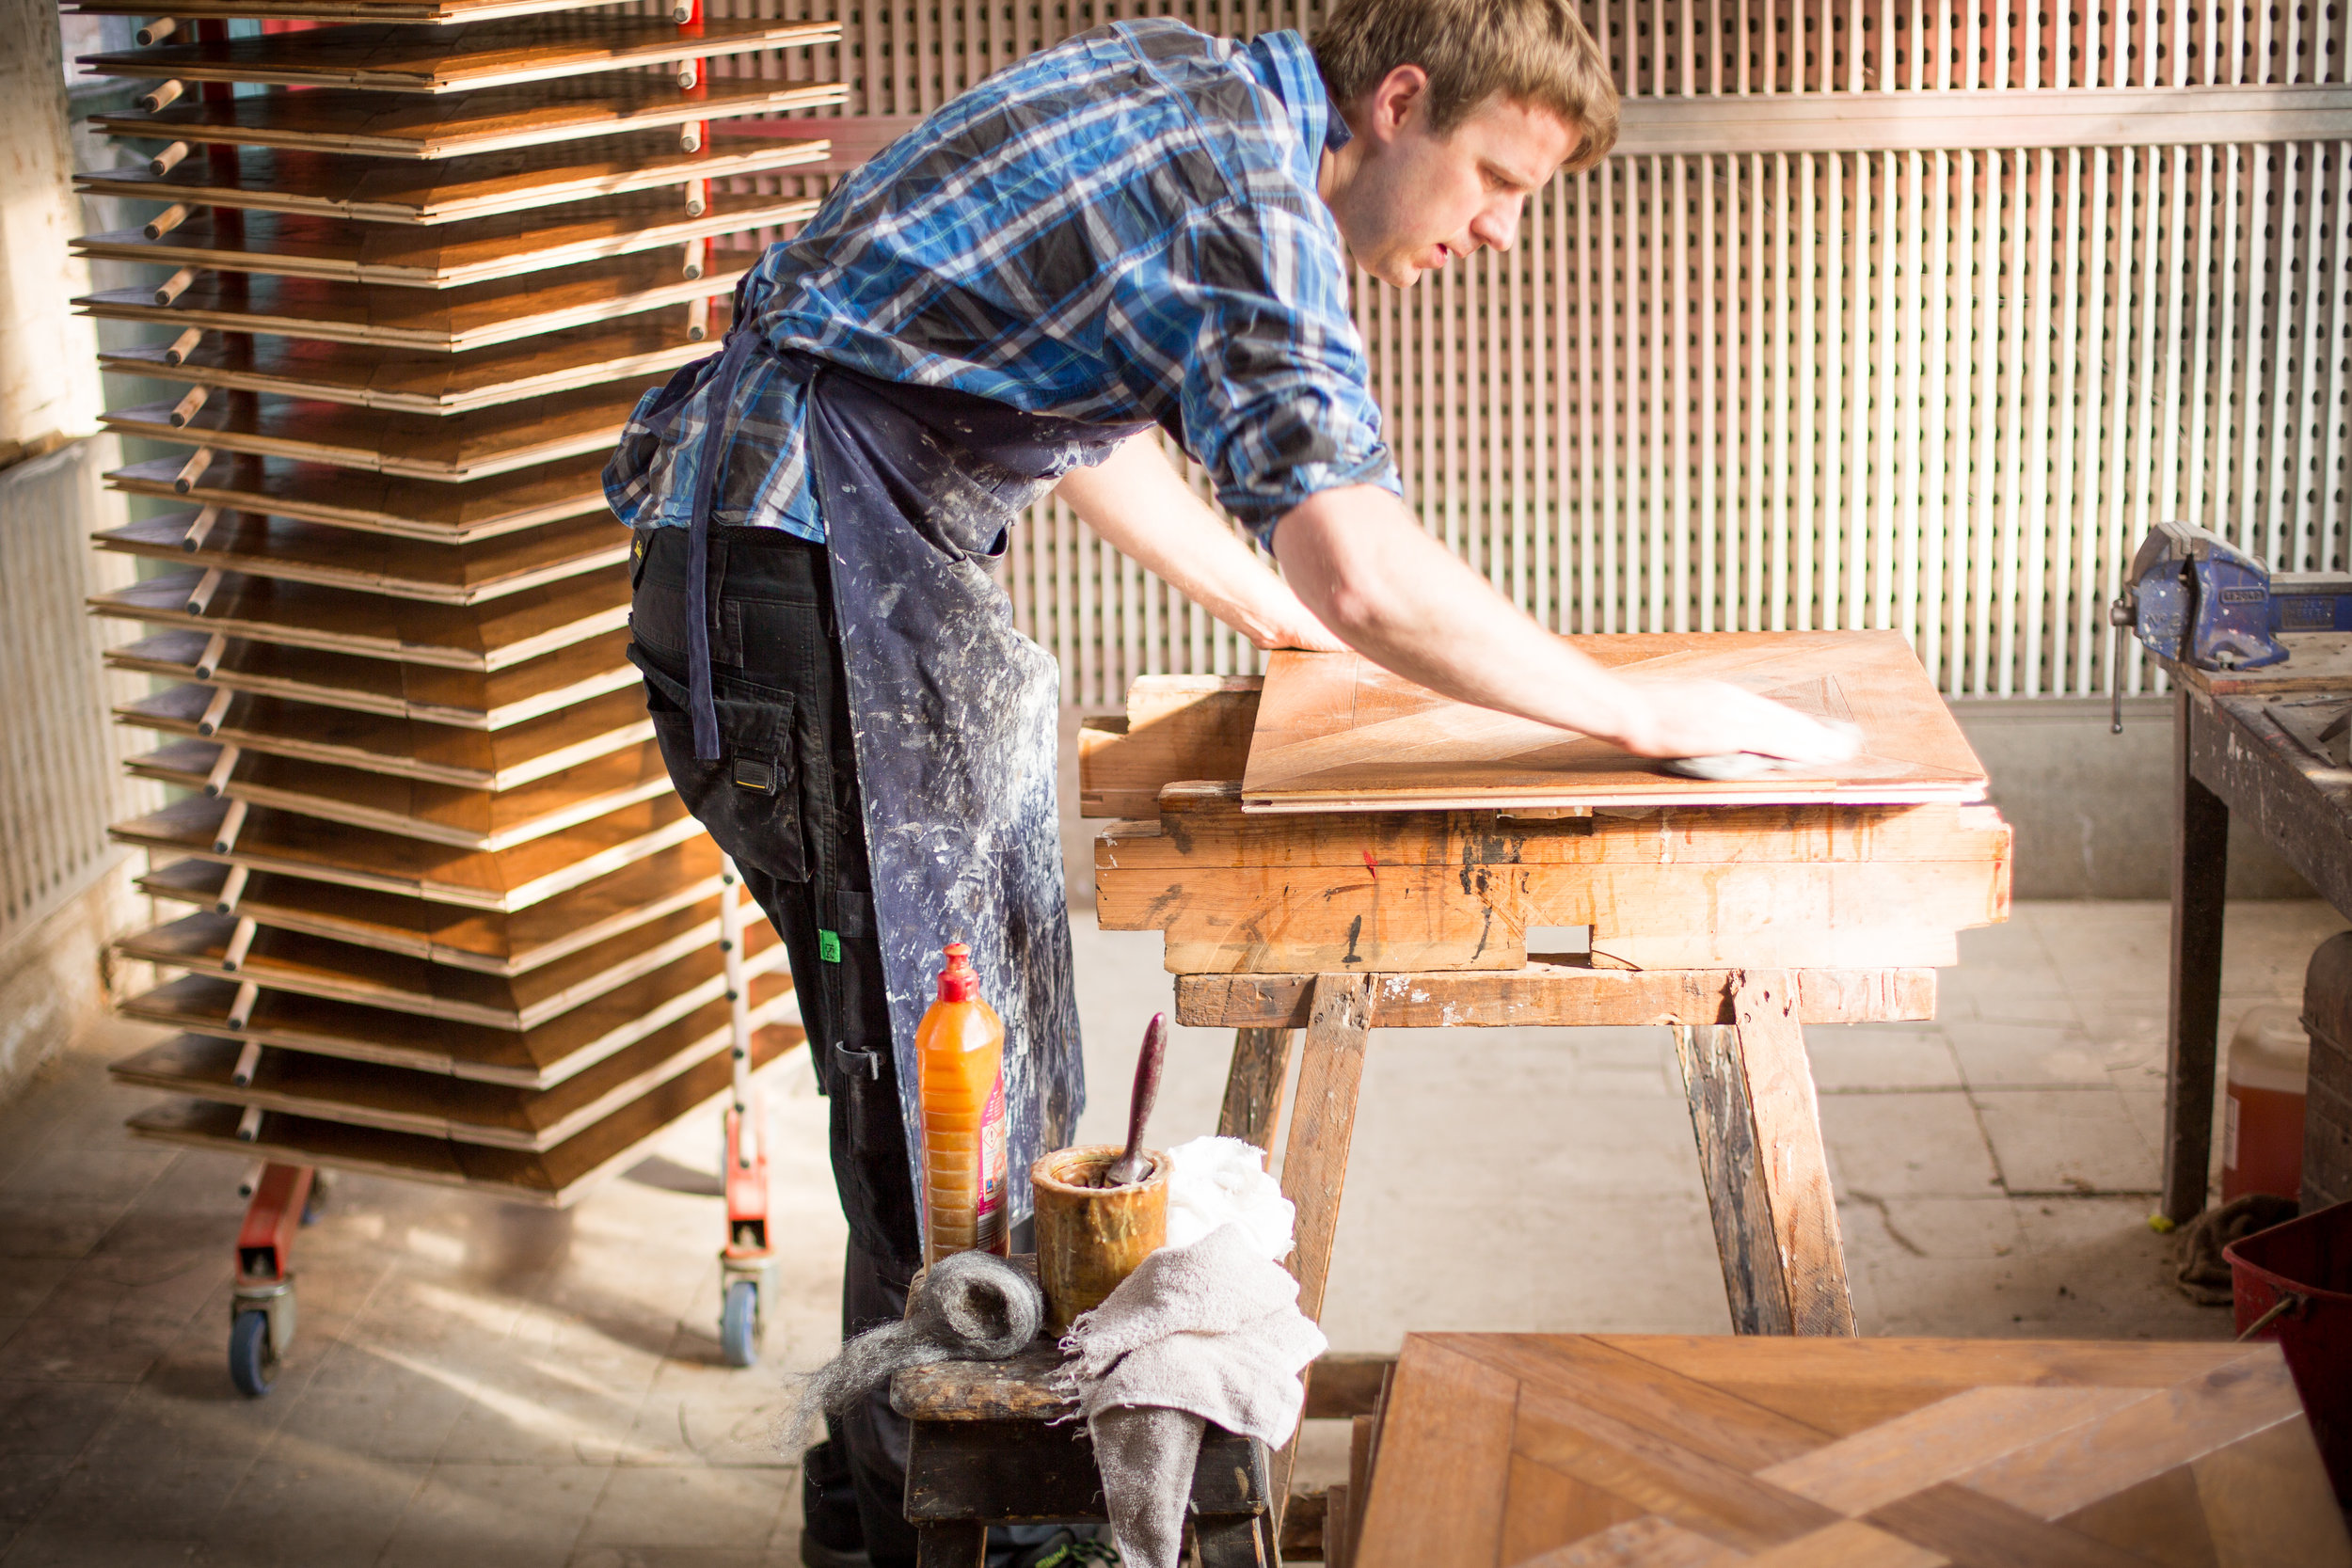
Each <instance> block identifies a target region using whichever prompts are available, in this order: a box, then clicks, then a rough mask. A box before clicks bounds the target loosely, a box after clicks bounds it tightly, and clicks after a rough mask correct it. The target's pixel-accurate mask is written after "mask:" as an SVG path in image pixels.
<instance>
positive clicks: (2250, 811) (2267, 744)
mask: <svg viewBox="0 0 2352 1568" xmlns="http://www.w3.org/2000/svg"><path fill="white" fill-rule="evenodd" d="M2284 641H2285V642H2286V643H2287V645H2288V647H2289V648H2290V650H2292V651H2291V653H2290V655H2289V657H2288V660H2287V662H2286V663H2284V664H2282V665H2278V666H2275V667H2273V668H2271V669H2268V670H2257V671H2251V672H2245V673H2240V672H2234V671H2204V670H2198V669H2194V668H2191V667H2188V666H2185V665H2183V666H2172V667H2170V668H2171V673H2172V677H2173V679H2174V681H2175V682H2176V683H2177V684H2176V685H2175V686H2174V688H2173V727H2172V755H2173V793H2172V864H2171V873H2172V875H2171V881H2172V937H2171V955H2170V958H2171V962H2170V985H2169V999H2168V1006H2167V1012H2166V1025H2165V1038H2166V1042H2167V1051H2168V1057H2169V1061H2168V1067H2169V1070H2168V1072H2167V1074H2166V1079H2165V1110H2164V1211H2163V1212H2164V1213H2165V1214H2166V1215H2167V1217H2169V1218H2170V1219H2172V1220H2175V1221H2182V1220H2186V1219H2189V1218H2191V1217H2193V1216H2194V1215H2195V1214H2197V1213H2198V1212H2200V1211H2201V1210H2202V1209H2203V1208H2204V1207H2205V1194H2206V1186H2207V1181H2208V1179H2209V1177H2210V1175H2211V1170H2212V1162H2213V1117H2214V1094H2215V1078H2216V1075H2217V1068H2218V1056H2219V1041H2218V1038H2217V1035H2218V1031H2219V1028H2220V1022H2221V924H2222V918H2221V917H2222V895H2223V890H2224V888H2225V887H2226V885H2227V883H2228V880H2229V874H2230V818H2231V816H2232V815H2233V813H2235V814H2239V815H2243V816H2245V817H2246V819H2247V820H2248V822H2249V824H2250V825H2251V826H2252V827H2253V828H2254V830H2255V831H2256V832H2259V833H2261V834H2262V836H2263V837H2264V839H2265V841H2267V842H2268V843H2269V845H2270V846H2271V847H2273V848H2275V849H2276V850H2278V851H2279V854H2280V857H2281V858H2283V859H2284V860H2285V861H2286V863H2288V864H2289V865H2291V866H2293V867H2294V868H2295V869H2296V872H2297V873H2299V874H2300V875H2301V876H2302V878H2303V879H2304V880H2306V881H2308V882H2309V883H2311V885H2312V888H2313V889H2314V890H2316V891H2317V893H2318V894H2319V895H2320V896H2321V897H2322V898H2325V899H2327V900H2328V903H2330V904H2332V905H2333V906H2335V909H2336V911H2337V912H2338V913H2339V914H2343V915H2344V916H2345V918H2347V919H2352V768H2340V767H2337V766H2335V765H2334V763H2333V762H2332V761H2331V760H2330V759H2329V758H2328V756H2326V755H2325V754H2324V752H2322V751H2321V750H2320V749H2319V747H2320V744H2321V743H2320V741H2319V739H2318V732H2319V731H2320V730H2321V729H2322V728H2324V727H2325V725H2326V721H2327V720H2328V718H2330V717H2332V716H2333V715H2334V714H2335V713H2337V712H2341V711H2344V710H2345V709H2352V637H2347V636H2345V635H2344V634H2342V633H2326V632H2323V633H2312V634H2307V635H2303V636H2291V637H2288V638H2286V639H2284ZM2313 1044H2314V1053H2313V1057H2312V1077H2313V1079H2314V1081H2315V1082H2317V1083H2320V1084H2322V1085H2325V1087H2323V1089H2322V1091H2321V1092H2320V1093H2318V1094H2315V1095H2314V1096H2313V1097H2312V1104H2311V1107H2310V1111H2309V1116H2310V1118H2311V1120H2310V1121H2309V1122H2308V1123H2307V1128H2306V1137H2305V1144H2306V1148H2307V1153H2306V1169H2305V1174H2304V1192H2305V1195H2306V1196H2307V1197H2311V1198H2314V1199H2316V1200H2317V1201H2318V1202H2319V1203H2321V1204H2325V1203H2328V1202H2334V1201H2340V1200H2341V1199H2343V1198H2345V1197H2352V1156H2347V1155H2345V1154H2344V1153H2343V1152H2342V1151H2343V1150H2344V1149H2346V1148H2352V1115H2347V1114H2346V1113H2345V1112H2344V1110H2342V1109H2341V1101H2336V1100H2333V1099H2330V1098H2329V1093H2330V1091H2332V1092H2333V1093H2334V1094H2337V1095H2342V1094H2344V1093H2346V1092H2352V1063H2340V1062H2336V1061H2334V1060H2333V1059H2332V1058H2331V1057H2329V1056H2328V1055H2327V1054H2325V1053H2324V1052H2323V1049H2322V1048H2321V1046H2320V1043H2319V1042H2318V1041H2314V1042H2313ZM2312 1152H2317V1153H2318V1154H2319V1155H2320V1156H2321V1158H2320V1159H2319V1161H2318V1162H2317V1163H2316V1164H2314V1163H2313V1162H2312V1157H2311V1155H2312Z"/></svg>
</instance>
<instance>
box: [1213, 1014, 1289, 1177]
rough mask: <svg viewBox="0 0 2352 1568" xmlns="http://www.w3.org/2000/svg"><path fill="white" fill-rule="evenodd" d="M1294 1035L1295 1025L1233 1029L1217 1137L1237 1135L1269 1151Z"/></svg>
mask: <svg viewBox="0 0 2352 1568" xmlns="http://www.w3.org/2000/svg"><path fill="white" fill-rule="evenodd" d="M1297 1037H1298V1031H1297V1030H1295V1029H1237V1030H1235V1031H1234V1032H1233V1065H1232V1069H1231V1070H1230V1071H1228V1072H1227V1073H1226V1074H1225V1106H1224V1109H1223V1110H1222V1111H1220V1112H1219V1113H1218V1114H1217V1118H1216V1135H1217V1136H1218V1137H1220V1138H1239V1139H1240V1140H1241V1141H1242V1142H1244V1143H1250V1144H1256V1145H1257V1146H1258V1147H1259V1148H1263V1149H1264V1150H1265V1151H1266V1152H1267V1153H1269V1154H1271V1153H1272V1152H1273V1151H1274V1131H1275V1126H1276V1123H1277V1120H1278V1119H1279V1117H1280V1114H1281V1106H1282V1080H1283V1079H1285V1078H1287V1077H1289V1076H1290V1070H1291V1042H1292V1041H1293V1040H1295V1039H1296V1038H1297Z"/></svg>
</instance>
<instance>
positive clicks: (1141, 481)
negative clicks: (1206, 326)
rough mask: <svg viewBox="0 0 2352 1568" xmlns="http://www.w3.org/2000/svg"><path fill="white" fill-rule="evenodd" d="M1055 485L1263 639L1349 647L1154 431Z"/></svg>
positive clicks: (1135, 550)
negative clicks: (1188, 477)
mask: <svg viewBox="0 0 2352 1568" xmlns="http://www.w3.org/2000/svg"><path fill="white" fill-rule="evenodd" d="M1056 494H1057V495H1059V496H1060V497H1061V499H1063V500H1065V501H1068V502H1069V503H1070V506H1071V510H1073V511H1074V512H1075V513H1077V514H1078V515H1079V517H1080V518H1082V519H1084V521H1085V522H1086V525H1087V526H1088V527H1089V528H1090V529H1092V530H1094V531H1095V532H1097V533H1099V534H1101V535H1102V536H1103V537H1104V539H1106V540H1108V541H1109V542H1110V543H1111V545H1112V546H1114V547H1115V548H1117V549H1118V550H1119V551H1120V553H1121V554H1123V555H1125V556H1126V557H1127V558H1128V559H1129V560H1131V561H1134V562H1136V563H1138V564H1139V565H1141V566H1142V567H1143V568H1144V569H1145V570H1147V571H1151V572H1155V573H1157V574H1158V575H1159V576H1160V578H1163V579H1164V580H1165V581H1167V582H1169V583H1171V584H1173V585H1174V586H1175V588H1176V590H1177V591H1178V592H1179V593H1181V594H1184V596H1185V597H1187V598H1189V599H1190V600H1192V602H1193V603H1195V604H1197V605H1199V606H1200V608H1201V609H1203V610H1207V611H1208V612H1209V613H1210V614H1212V615H1214V616H1216V618H1217V619H1218V620H1220V621H1222V622H1224V623H1225V624H1226V625H1227V626H1232V628H1233V629H1234V630H1236V631H1238V632H1240V633H1241V634H1242V635H1243V636H1244V637H1247V638H1248V639H1249V641H1252V642H1254V643H1256V644H1257V645H1258V646H1259V647H1261V648H1306V649H1310V650H1312V651H1315V652H1320V653H1338V652H1341V651H1343V649H1344V648H1345V647H1346V644H1345V643H1343V642H1342V641H1340V640H1339V639H1338V638H1336V637H1334V636H1332V635H1331V633H1330V631H1329V630H1328V629H1327V628H1326V627H1325V626H1324V625H1323V623H1322V622H1320V621H1318V620H1316V619H1315V617H1314V613H1313V612H1312V611H1311V610H1308V608H1307V607H1306V606H1305V605H1303V604H1301V603H1299V602H1298V595H1297V594H1294V593H1292V592H1291V591H1290V589H1289V588H1287V587H1285V586H1284V585H1283V582H1282V579H1281V578H1278V577H1276V576H1275V575H1274V574H1273V573H1272V572H1270V571H1268V570H1267V569H1266V567H1265V564H1264V563H1263V562H1261V561H1260V560H1259V559H1258V558H1257V557H1256V556H1255V555H1253V554H1251V553H1250V550H1249V546H1248V545H1245V544H1243V543H1242V542H1241V540H1240V538H1239V537H1237V536H1236V535H1235V534H1234V532H1233V531H1232V529H1231V528H1228V527H1227V526H1226V525H1225V523H1224V521H1223V519H1221V518H1219V517H1218V516H1217V515H1216V513H1214V512H1212V511H1210V510H1209V508H1208V505H1207V503H1206V502H1204V501H1202V500H1201V499H1200V497H1199V496H1196V495H1194V494H1193V493H1192V491H1191V489H1190V488H1189V487H1187V486H1186V485H1185V483H1184V481H1183V480H1182V479H1180V478H1178V477H1177V474H1176V470H1175V469H1173V468H1171V467H1168V459H1167V458H1166V457H1164V456H1163V455H1161V452H1160V449H1159V443H1158V440H1157V439H1156V438H1155V437H1154V436H1152V433H1151V432H1150V431H1148V430H1147V431H1145V432H1144V433H1143V434H1142V435H1140V436H1130V437H1129V438H1128V439H1126V440H1124V441H1121V442H1120V444H1119V445H1118V447H1117V448H1115V449H1114V450H1113V451H1112V452H1111V455H1110V456H1109V457H1108V458H1106V459H1104V461H1103V462H1102V463H1100V464H1097V465H1096V466H1095V467H1091V468H1074V469H1073V470H1072V471H1071V472H1069V473H1067V474H1064V475H1063V476H1062V480H1061V483H1060V484H1059V485H1058V486H1057V489H1056Z"/></svg>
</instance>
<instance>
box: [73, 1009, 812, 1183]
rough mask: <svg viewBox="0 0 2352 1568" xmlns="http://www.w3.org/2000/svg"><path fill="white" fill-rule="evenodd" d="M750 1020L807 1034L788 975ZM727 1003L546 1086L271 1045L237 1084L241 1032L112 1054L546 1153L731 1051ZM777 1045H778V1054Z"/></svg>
mask: <svg viewBox="0 0 2352 1568" xmlns="http://www.w3.org/2000/svg"><path fill="white" fill-rule="evenodd" d="M752 990H753V997H754V1000H753V1005H752V1027H753V1028H754V1029H755V1030H767V1029H771V1028H773V1029H776V1030H779V1031H782V1032H783V1033H782V1035H781V1036H780V1037H782V1038H790V1037H793V1036H796V1035H802V1033H803V1032H802V1030H801V1027H800V1025H799V1024H798V1023H797V1022H789V1021H790V1020H791V1019H792V1018H793V1017H794V1016H795V1015H796V1012H797V1009H796V1008H795V1006H794V1005H793V997H792V993H791V990H790V988H789V983H788V982H786V981H784V980H782V979H781V978H780V977H778V976H775V975H763V976H761V977H760V978H759V979H758V980H756V981H755V982H754V983H753V987H752ZM726 1015H727V1009H726V1007H725V1006H724V1005H723V1004H707V1005H706V1006H703V1007H702V1008H700V1009H698V1010H697V1011H696V1012H695V1013H693V1014H692V1015H691V1016H690V1017H688V1018H684V1019H680V1020H679V1021H678V1022H675V1023H672V1024H669V1025H668V1026H666V1027H664V1028H661V1029H657V1030H655V1031H654V1032H653V1033H652V1034H651V1035H648V1036H647V1037H645V1038H644V1039H642V1040H639V1041H638V1042H637V1043H636V1044H634V1045H631V1046H628V1048H626V1049H624V1050H622V1051H618V1052H615V1053H613V1054H612V1055H611V1056H608V1057H606V1058H605V1059H604V1060H603V1061H601V1062H598V1063H597V1064H596V1066H594V1067H592V1068H590V1069H587V1070H586V1071H585V1072H582V1073H580V1074H579V1075H578V1076H576V1077H573V1078H570V1079H567V1080H565V1081H564V1083H562V1084H559V1085H556V1086H555V1087H554V1088H551V1089H537V1090H534V1089H517V1088H515V1087H513V1086H511V1085H503V1084H483V1083H477V1082H474V1081H472V1080H469V1079H464V1078H453V1077H450V1076H448V1075H446V1074H441V1073H425V1072H417V1071H413V1070H410V1069H404V1068H391V1067H381V1066H378V1065H376V1064H374V1063H363V1062H348V1061H342V1060H340V1059H338V1058H336V1057H332V1056H318V1055H312V1054H310V1053H307V1052H295V1051H277V1050H268V1049H264V1050H263V1051H262V1059H261V1061H260V1062H259V1063H258V1064H257V1065H256V1067H255V1069H254V1073H253V1081H252V1083H251V1084H249V1085H244V1086H239V1085H236V1084H235V1083H234V1082H233V1076H234V1069H235V1067H236V1059H237V1053H238V1052H239V1051H241V1050H242V1049H243V1047H242V1046H240V1045H239V1044H238V1042H236V1041H234V1040H228V1039H221V1038H218V1037H215V1036H210V1035H175V1036H173V1037H170V1038H169V1039H167V1040H165V1041H163V1042H161V1043H159V1044H157V1045H153V1046H150V1047H149V1048H148V1049H147V1050H145V1051H142V1052H139V1053H136V1054H135V1055H132V1056H129V1057H126V1058H124V1059H123V1060H121V1061H119V1062H117V1063H115V1064H113V1069H112V1070H113V1072H114V1074H115V1076H116V1077H118V1078H120V1079H121V1080H123V1081H124V1082H126V1083H131V1084H138V1085H144V1086H147V1087H150V1088H157V1089H164V1090H167V1091H169V1092H171V1093H175V1094H183V1095H193V1096H196V1097H198V1098H199V1099H203V1100H209V1101H216V1102H219V1103H223V1104H230V1105H259V1106H261V1107H262V1109H263V1110H266V1111H282V1112H286V1113H289V1114H292V1115H294V1116H306V1117H318V1118H320V1119H322V1120H326V1121H333V1122H338V1123H341V1124H343V1125H346V1126H353V1127H376V1128H382V1129H384V1130H386V1131H389V1132H414V1133H421V1134H423V1135H424V1136H427V1137H437V1138H447V1139H450V1140H452V1141H453V1142H456V1143H468V1144H484V1145H487V1146H489V1147H491V1148H521V1149H532V1150H537V1151H545V1150H548V1149H550V1148H555V1147H557V1146H558V1145H560V1144H562V1143H564V1141H565V1140H567V1139H569V1138H571V1137H574V1136H576V1135H577V1134H578V1133H580V1132H583V1131H585V1130H586V1129H587V1128H588V1127H589V1126H591V1125H593V1124H594V1123H596V1122H597V1121H599V1120H601V1119H603V1118H604V1117H608V1116H610V1115H612V1113H613V1112H614V1111H616V1110H619V1109H620V1108H621V1107H622V1106H624V1105H626V1104H628V1102H629V1101H632V1100H634V1099H636V1098H637V1097H638V1096H640V1095H642V1094H644V1092H645V1091H646V1090H648V1089H650V1088H653V1087H654V1086H655V1085H659V1084H660V1083H662V1082H663V1081H664V1080H666V1079H669V1078H672V1077H675V1075H677V1074H678V1073H681V1072H684V1071H686V1070H687V1069H689V1068H691V1067H693V1066H695V1065H696V1064H697V1063H700V1062H702V1061H705V1060H707V1058H709V1057H710V1056H711V1055H713V1054H715V1053H722V1052H723V1051H725V1050H726V1047H727V1040H728V1028H727V1016H726ZM779 1054H780V1053H779Z"/></svg>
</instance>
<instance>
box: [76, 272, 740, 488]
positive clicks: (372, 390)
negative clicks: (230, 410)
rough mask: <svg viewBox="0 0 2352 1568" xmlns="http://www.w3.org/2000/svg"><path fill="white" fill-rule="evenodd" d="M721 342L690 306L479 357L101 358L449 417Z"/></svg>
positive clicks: (265, 351) (348, 349) (677, 358)
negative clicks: (695, 321)
mask: <svg viewBox="0 0 2352 1568" xmlns="http://www.w3.org/2000/svg"><path fill="white" fill-rule="evenodd" d="M727 321H728V314H727V311H726V310H725V309H714V310H713V311H712V312H711V313H710V338H711V339H712V340H713V341H715V340H716V339H718V338H721V337H723V336H724V335H725V333H726V327H727ZM713 341H698V340H696V339H694V338H691V337H690V336H689V335H688V332H687V326H686V312H685V311H683V310H680V309H675V308H673V309H667V310H661V311H652V312H647V313H645V314H644V315H640V316H634V317H629V318H626V319H624V320H622V321H620V322H616V323H614V324H613V325H610V326H602V327H576V328H574V329H572V330H571V331H569V332H559V333H551V334H548V336H546V337H541V338H534V339H532V340H530V341H527V342H523V343H515V344H505V345H501V346H500V347H497V348H490V349H477V350H475V351H474V352H472V353H470V354H459V355H451V354H435V353H432V352H430V351H427V350H420V349H385V348H379V347H376V346H374V345H373V344H354V343H325V342H316V341H303V340H300V339H292V338H265V339H262V340H260V341H255V340H254V339H251V338H248V337H245V336H243V335H238V336H235V337H229V336H224V335H217V334H216V335H215V336H213V337H211V338H210V339H208V340H207V341H205V342H203V343H200V344H199V345H198V346H197V348H196V349H195V350H194V351H193V352H192V353H190V354H188V355H187V356H185V357H183V358H181V359H178V360H177V361H175V360H173V359H172V358H170V357H169V356H167V350H166V349H165V347H163V346H162V345H157V344H148V345H144V346H140V347H136V348H125V349H116V350H112V351H110V352H107V353H104V354H101V355H100V356H98V358H99V363H100V364H102V365H103V366H104V367H105V368H106V369H108V370H110V371H116V372H120V373H122V374H124V375H137V376H145V377H147V378H148V379H149V380H151V381H177V382H183V383H187V384H189V385H193V386H198V387H208V388H221V389H227V390H233V391H245V392H266V393H271V394H274V395H276V396H279V397H294V398H315V399H318V400H320V401H322V402H326V403H341V404H353V405H356V406H358V407H361V408H384V409H390V410H392V411H394V412H398V413H405V414H431V415H442V416H445V415H450V414H463V413H468V412H469V411H471V410H473V409H476V408H496V407H500V406H501V405H504V404H514V403H520V402H522V401H524V400H526V399H535V398H542V397H546V396H548V394H550V393H554V392H571V391H578V390H579V389H580V388H583V387H596V386H601V385H603V384H604V383H606V382H612V381H624V380H626V381H643V382H645V383H648V384H650V383H652V382H655V381H660V380H662V379H665V378H666V377H667V376H668V375H669V373H670V372H672V371H675V369H677V368H678V367H679V366H680V365H684V364H688V363H691V361H693V360H696V359H700V358H702V357H704V356H707V355H708V354H710V353H711V352H712V349H713ZM617 531H618V530H615V532H617Z"/></svg>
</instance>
